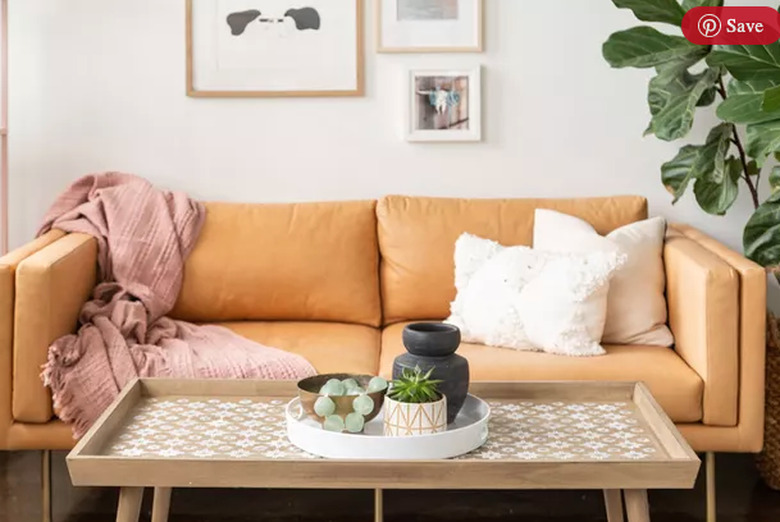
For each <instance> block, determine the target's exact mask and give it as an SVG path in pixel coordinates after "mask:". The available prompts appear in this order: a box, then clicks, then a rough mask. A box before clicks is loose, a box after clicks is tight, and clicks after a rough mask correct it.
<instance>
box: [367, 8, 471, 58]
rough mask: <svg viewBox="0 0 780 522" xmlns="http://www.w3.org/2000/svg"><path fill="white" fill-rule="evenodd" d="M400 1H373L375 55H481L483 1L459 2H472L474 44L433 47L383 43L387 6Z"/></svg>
mask: <svg viewBox="0 0 780 522" xmlns="http://www.w3.org/2000/svg"><path fill="white" fill-rule="evenodd" d="M399 1H402V0H375V5H374V12H375V16H374V26H375V34H376V50H377V53H382V54H390V53H396V54H398V53H400V54H404V53H406V54H409V53H481V52H483V51H484V48H485V44H484V38H485V35H484V32H485V29H484V27H485V4H484V0H459V1H460V2H473V3H474V9H475V10H476V13H475V15H474V16H475V20H474V26H473V32H474V42H473V45H463V44H460V45H435V44H431V43H427V44H425V45H401V44H389V43H385V36H386V31H385V28H384V15H383V13H384V12H385V11H387V6H388V5H390V3H392V5H397V3H398V2H399Z"/></svg>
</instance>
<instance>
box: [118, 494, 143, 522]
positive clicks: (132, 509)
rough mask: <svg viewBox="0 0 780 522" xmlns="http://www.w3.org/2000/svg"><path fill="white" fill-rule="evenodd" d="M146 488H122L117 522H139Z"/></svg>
mask: <svg viewBox="0 0 780 522" xmlns="http://www.w3.org/2000/svg"><path fill="white" fill-rule="evenodd" d="M143 498H144V488H122V489H120V490H119V506H118V507H117V508H116V522H138V516H139V515H140V514H141V501H142V500H143Z"/></svg>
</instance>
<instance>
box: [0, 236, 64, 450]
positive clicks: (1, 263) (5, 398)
mask: <svg viewBox="0 0 780 522" xmlns="http://www.w3.org/2000/svg"><path fill="white" fill-rule="evenodd" d="M64 235H65V233H64V232H61V231H59V230H52V231H49V232H47V233H46V234H44V235H42V236H41V237H39V238H37V239H35V240H34V241H31V242H29V243H27V244H26V245H24V246H21V247H19V248H17V249H15V250H13V251H12V252H9V253H8V254H6V255H4V256H2V257H0V450H3V449H7V448H8V429H9V428H10V426H11V423H12V422H13V417H12V415H11V383H12V382H13V339H14V337H13V327H14V290H15V284H14V280H15V277H16V267H17V266H18V265H19V263H20V262H21V261H22V260H24V259H25V258H27V257H29V256H30V255H32V254H34V253H35V252H37V251H38V250H40V249H42V248H43V247H45V246H46V245H49V244H51V243H53V242H54V241H57V240H58V239H59V238H61V237H62V236H64Z"/></svg>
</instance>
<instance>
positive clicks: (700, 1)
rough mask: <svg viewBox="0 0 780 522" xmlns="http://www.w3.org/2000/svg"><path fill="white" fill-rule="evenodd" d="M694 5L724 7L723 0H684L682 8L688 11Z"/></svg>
mask: <svg viewBox="0 0 780 522" xmlns="http://www.w3.org/2000/svg"><path fill="white" fill-rule="evenodd" d="M694 7H723V0H683V3H682V8H683V9H685V10H686V11H689V10H691V9H693V8H694Z"/></svg>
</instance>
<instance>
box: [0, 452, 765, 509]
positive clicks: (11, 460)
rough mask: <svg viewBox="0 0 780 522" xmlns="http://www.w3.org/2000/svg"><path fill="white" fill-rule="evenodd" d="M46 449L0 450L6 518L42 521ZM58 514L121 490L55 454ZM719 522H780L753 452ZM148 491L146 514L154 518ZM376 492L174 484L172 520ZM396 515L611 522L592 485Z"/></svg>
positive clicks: (685, 505)
mask: <svg viewBox="0 0 780 522" xmlns="http://www.w3.org/2000/svg"><path fill="white" fill-rule="evenodd" d="M39 470H40V454H39V453H36V452H13V453H6V452H0V522H11V521H12V522H28V521H33V522H35V521H38V520H40V516H41V511H40V509H41V508H40V505H41V504H40V497H41V494H40V491H41V490H40V471H39ZM53 475H54V512H55V513H54V514H55V522H66V521H67V522H104V521H112V520H114V510H115V508H116V500H117V492H116V490H113V489H92V488H78V489H77V488H73V487H72V486H71V485H70V481H69V479H68V474H67V471H66V469H65V454H64V453H56V454H55V457H54V472H53ZM701 482H702V481H701V480H700V481H699V484H697V487H696V489H695V490H693V491H654V492H651V493H650V503H651V510H652V520H653V522H698V521H704V489H703V484H702V483H701ZM718 492H719V500H718V508H719V521H720V522H778V521H780V492H775V491H772V490H770V489H768V488H767V487H766V486H764V485H763V484H762V483H761V482H760V480H759V479H758V476H757V475H756V472H755V468H754V466H753V460H752V457H750V456H747V455H718ZM149 501H150V499H149V498H147V499H146V502H145V504H144V515H142V520H145V521H148V520H149V508H150V502H149ZM372 502H373V497H372V493H371V492H368V491H297V490H296V491H292V490H289V491H288V490H284V491H278V490H277V491H270V490H176V491H174V494H173V506H172V513H171V522H245V521H247V522H248V521H255V520H257V521H260V520H262V521H284V522H291V521H317V522H320V521H326V520H327V521H330V520H333V521H344V522H353V521H354V522H358V521H360V522H364V521H368V520H372V518H371V517H372V515H371V513H372ZM385 502H386V506H385V513H386V520H387V521H388V522H396V521H397V522H401V521H403V522H417V521H423V520H425V521H434V522H435V521H445V520H446V521H448V522H460V521H467V520H468V521H498V520H502V521H503V520H523V521H539V522H575V521H576V522H595V521H604V520H605V516H604V514H603V509H604V508H603V503H602V498H601V493H600V492H586V491H545V492H539V491H511V492H506V491H504V492H502V491H489V492H484V491H483V492H480V491H466V492H462V491H461V492H457V491H436V492H423V491H408V492H392V491H391V492H388V493H387V497H386V500H385Z"/></svg>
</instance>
